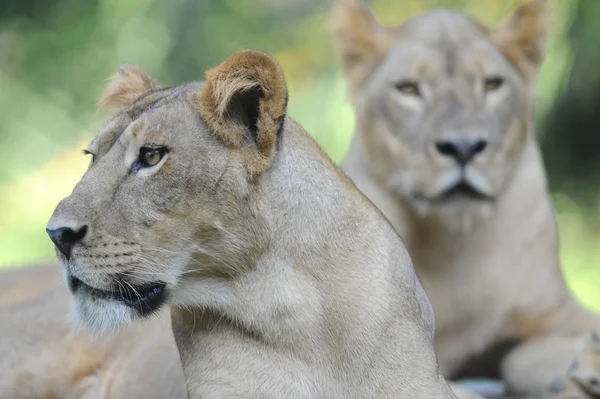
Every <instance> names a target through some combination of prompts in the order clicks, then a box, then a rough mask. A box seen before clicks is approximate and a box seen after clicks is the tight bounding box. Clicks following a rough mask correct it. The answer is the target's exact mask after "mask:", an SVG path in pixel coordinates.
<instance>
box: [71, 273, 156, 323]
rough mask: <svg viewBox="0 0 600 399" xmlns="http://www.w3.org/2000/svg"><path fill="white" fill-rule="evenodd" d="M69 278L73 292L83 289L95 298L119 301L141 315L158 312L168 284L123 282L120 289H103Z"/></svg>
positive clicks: (73, 277)
mask: <svg viewBox="0 0 600 399" xmlns="http://www.w3.org/2000/svg"><path fill="white" fill-rule="evenodd" d="M67 280H68V282H67V283H68V286H69V290H70V291H71V292H72V293H73V294H75V293H76V292H77V291H83V292H85V293H86V294H88V295H90V296H91V297H92V298H95V299H104V300H113V301H118V302H121V303H122V304H124V305H125V306H127V307H129V308H131V309H133V310H135V311H136V312H137V314H138V315H140V316H147V315H150V314H152V313H154V312H156V311H157V310H158V309H159V308H160V307H161V305H163V304H164V302H165V300H166V291H165V287H166V284H165V283H163V282H156V283H148V284H141V285H135V286H134V285H131V284H130V283H125V282H122V283H121V284H119V288H118V289H114V290H103V289H99V288H95V287H92V286H90V285H88V284H86V283H84V282H83V281H81V280H80V279H78V278H77V277H75V276H73V275H69V276H68V278H67Z"/></svg>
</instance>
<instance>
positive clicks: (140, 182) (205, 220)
mask: <svg viewBox="0 0 600 399" xmlns="http://www.w3.org/2000/svg"><path fill="white" fill-rule="evenodd" d="M207 77H208V82H206V83H190V84H186V85H183V86H180V87H174V88H172V89H168V90H163V91H161V92H150V93H149V94H148V95H147V96H143V97H140V98H139V99H138V100H137V101H136V102H134V103H133V104H131V105H130V106H129V107H126V108H124V109H123V110H121V112H119V113H117V115H116V116H115V117H114V118H113V119H112V120H111V121H109V122H108V123H107V124H106V125H105V126H103V127H102V128H101V129H100V131H99V134H98V135H97V136H96V138H95V139H94V140H93V142H92V143H91V145H90V151H91V152H93V153H94V154H95V161H94V162H93V163H92V165H91V166H90V169H89V170H88V171H87V173H86V174H85V176H84V177H83V178H82V180H81V181H80V182H79V183H78V185H77V186H76V187H75V189H74V191H73V194H72V195H71V196H70V197H68V198H66V199H64V200H63V201H62V202H61V203H60V204H59V205H58V207H57V209H56V210H55V212H54V215H53V216H52V219H51V220H50V222H49V225H48V228H49V229H51V230H52V229H56V228H58V227H59V226H70V227H71V228H72V229H79V228H80V227H81V226H82V225H86V226H87V227H88V230H87V232H86V234H85V236H84V237H83V239H82V242H81V243H77V244H76V245H75V246H74V247H73V249H72V253H71V257H70V259H69V260H67V259H66V257H64V256H62V255H61V254H60V253H59V254H58V255H59V257H60V258H61V260H62V261H63V263H64V265H65V269H66V270H67V275H68V280H69V281H71V282H72V281H76V282H77V281H78V283H75V284H73V283H72V284H71V287H72V290H73V291H74V295H75V312H74V317H75V319H76V321H77V322H78V324H79V325H81V326H82V327H83V328H84V329H86V330H88V331H91V332H92V333H95V334H103V333H105V332H107V331H108V332H111V331H115V330H116V329H118V328H120V327H121V326H122V325H124V324H129V323H131V322H135V323H134V324H138V323H139V319H143V318H144V314H143V312H142V310H143V308H136V307H132V306H128V305H127V303H128V302H126V301H124V300H120V299H118V298H117V299H114V298H116V295H117V294H118V293H120V292H121V289H123V287H122V285H125V286H129V287H133V288H135V287H143V286H144V285H146V286H147V285H148V284H152V285H156V284H158V282H162V283H164V284H165V285H164V291H162V292H164V294H165V295H164V296H159V298H161V299H162V300H163V302H156V305H153V306H154V308H152V309H150V310H156V308H158V307H160V308H163V307H166V306H169V307H170V309H171V318H172V326H173V332H174V334H175V340H176V342H177V346H178V348H179V352H180V355H181V359H182V363H183V368H184V372H185V375H186V377H187V383H188V390H189V397H190V398H237V397H250V398H277V399H279V398H340V399H342V398H344V399H345V398H367V397H378V398H406V399H409V398H410V399H412V398H450V397H453V395H452V393H451V391H450V389H449V388H448V386H447V384H446V382H445V381H444V379H443V378H442V377H441V375H440V373H439V370H438V367H437V363H436V359H435V355H434V352H433V345H432V340H433V314H432V310H431V308H430V306H429V302H428V300H427V297H426V296H425V293H424V291H423V289H422V287H421V285H420V283H419V282H418V279H417V278H416V275H415V273H414V270H413V268H412V265H411V262H410V258H409V256H408V254H407V252H406V251H405V249H404V247H403V245H402V243H401V241H400V239H399V238H398V236H397V234H396V233H395V232H394V231H393V229H392V227H391V226H390V225H389V223H388V222H387V221H386V220H385V219H384V217H383V216H382V215H381V214H380V213H379V212H378V211H377V209H376V208H375V207H374V206H373V205H372V204H371V203H370V202H369V201H368V200H367V199H366V198H364V197H363V196H362V195H361V194H360V193H359V192H358V190H356V188H355V187H354V186H353V185H352V184H351V183H350V182H349V181H348V179H347V178H346V177H345V176H344V174H343V173H342V172H341V171H340V170H339V169H338V168H337V167H335V166H334V165H333V164H332V163H331V161H330V160H329V159H328V158H327V156H326V155H325V154H324V153H323V152H322V151H321V150H320V148H319V147H318V146H317V145H316V143H315V142H314V141H313V140H312V139H311V138H310V136H309V135H308V134H307V133H306V132H304V131H303V130H302V128H300V127H299V126H298V125H297V124H296V123H295V122H294V121H293V120H292V119H290V118H289V117H287V116H285V102H286V98H287V88H286V85H285V81H284V78H283V73H282V71H281V69H280V68H279V66H278V64H277V62H276V61H274V60H273V59H272V58H271V57H269V56H267V55H265V54H263V53H259V52H249V51H245V52H240V53H236V54H234V55H233V56H232V57H231V58H229V59H228V60H226V61H225V62H224V63H223V64H221V65H219V66H218V67H216V68H215V69H212V70H211V71H210V72H209V73H208V74H207ZM150 105H152V106H150ZM115 132H118V133H115ZM117 143H118V144H117ZM150 144H153V145H155V146H156V145H162V146H165V148H167V149H168V151H165V152H164V156H163V158H162V159H161V161H160V162H159V163H157V164H156V165H155V166H152V167H137V166H136V165H138V161H137V159H138V157H139V152H140V148H143V147H144V146H148V145H150ZM249 157H251V158H249ZM257 159H258V160H257ZM249 161H250V162H249ZM359 227H360V228H359ZM84 283H85V284H84ZM88 286H92V287H94V288H95V290H94V291H92V290H91V289H89V288H88ZM118 287H121V288H118ZM116 288H118V290H117V291H115V290H116ZM98 290H104V291H105V292H106V291H107V290H111V291H110V292H112V294H111V297H110V298H107V297H106V296H104V297H101V296H97V294H96V293H97V292H98ZM105 295H106V294H105Z"/></svg>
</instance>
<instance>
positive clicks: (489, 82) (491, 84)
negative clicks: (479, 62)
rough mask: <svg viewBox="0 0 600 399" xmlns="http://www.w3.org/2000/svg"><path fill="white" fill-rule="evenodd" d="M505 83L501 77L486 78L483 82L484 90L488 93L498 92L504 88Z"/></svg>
mask: <svg viewBox="0 0 600 399" xmlns="http://www.w3.org/2000/svg"><path fill="white" fill-rule="evenodd" d="M503 83H504V79H502V78H501V77H499V76H494V77H491V78H486V79H485V80H484V82H483V90H485V91H486V92H489V91H494V90H497V89H498V88H500V86H502V84H503Z"/></svg>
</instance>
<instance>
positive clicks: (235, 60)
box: [197, 50, 288, 179]
mask: <svg viewBox="0 0 600 399" xmlns="http://www.w3.org/2000/svg"><path fill="white" fill-rule="evenodd" d="M206 80H207V84H206V86H205V87H203V88H202V89H201V91H200V92H199V93H198V95H197V101H198V106H199V111H200V115H201V116H202V118H203V119H204V121H205V122H206V124H207V125H208V127H209V129H210V130H211V132H212V133H213V134H215V135H216V136H218V137H219V138H221V139H222V140H223V141H224V142H225V144H227V145H228V146H231V147H237V148H241V149H242V151H244V159H245V163H246V168H247V170H248V176H249V178H250V179H253V178H255V177H256V176H258V175H259V174H261V173H262V172H264V171H265V170H266V169H267V168H268V167H269V166H270V165H271V162H272V160H273V156H274V153H275V144H276V141H277V136H278V135H279V134H281V132H280V130H281V128H282V125H283V119H284V117H285V114H286V108H287V100H288V91H287V85H286V82H285V77H284V75H283V71H282V70H281V67H280V66H279V64H278V63H277V61H275V60H274V59H273V58H271V57H270V56H268V55H267V54H264V53H261V52H258V51H252V50H244V51H238V52H237V53H235V54H233V55H232V56H231V57H229V58H228V59H227V60H225V61H224V62H223V63H221V64H220V65H219V66H217V67H215V68H213V69H211V70H209V71H207V72H206ZM247 143H249V144H250V145H249V146H246V145H244V144H247Z"/></svg>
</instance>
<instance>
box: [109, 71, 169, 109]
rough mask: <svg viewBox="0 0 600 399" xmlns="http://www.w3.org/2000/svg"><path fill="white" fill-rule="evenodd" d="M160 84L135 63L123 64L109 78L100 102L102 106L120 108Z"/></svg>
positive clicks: (158, 86)
mask: <svg viewBox="0 0 600 399" xmlns="http://www.w3.org/2000/svg"><path fill="white" fill-rule="evenodd" d="M158 88H160V85H159V84H158V83H157V82H156V81H155V80H154V79H152V78H151V77H150V76H149V75H148V74H147V73H146V72H145V71H143V70H141V69H140V68H138V67H136V66H135V65H133V64H127V63H126V64H123V65H121V66H120V67H119V70H118V71H117V72H116V73H115V74H114V75H113V76H111V77H110V78H109V79H108V84H107V86H106V89H105V90H104V94H103V95H102V98H101V99H100V101H99V102H98V104H99V105H100V106H101V107H109V108H120V107H125V106H127V105H130V104H132V103H133V102H134V101H135V99H136V98H138V97H139V96H141V95H142V94H145V93H147V92H148V91H150V90H156V89H158Z"/></svg>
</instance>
